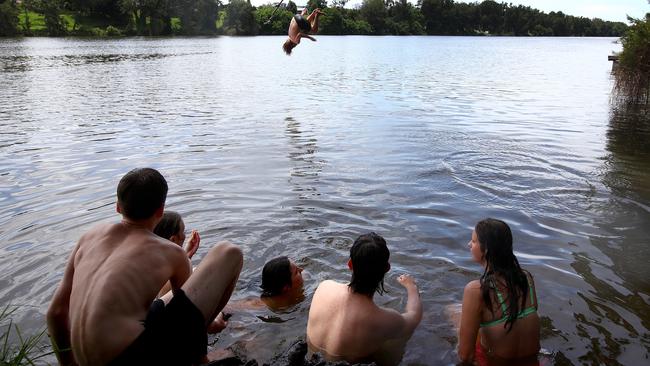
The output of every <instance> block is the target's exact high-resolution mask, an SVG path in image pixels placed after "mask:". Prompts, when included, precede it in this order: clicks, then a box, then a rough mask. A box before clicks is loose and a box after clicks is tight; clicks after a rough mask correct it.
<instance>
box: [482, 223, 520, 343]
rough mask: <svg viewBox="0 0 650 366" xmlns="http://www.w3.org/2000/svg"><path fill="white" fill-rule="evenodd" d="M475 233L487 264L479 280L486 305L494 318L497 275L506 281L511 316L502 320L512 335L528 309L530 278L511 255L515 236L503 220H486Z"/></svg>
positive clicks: (508, 315) (508, 314) (508, 313)
mask: <svg viewBox="0 0 650 366" xmlns="http://www.w3.org/2000/svg"><path fill="white" fill-rule="evenodd" d="M474 231H475V232H476V236H477V238H478V241H479V245H480V247H481V251H482V252H483V253H484V254H485V261H486V262H487V266H486V267H485V272H483V275H482V276H481V280H480V282H481V295H482V297H483V301H484V302H485V305H486V306H487V308H488V309H490V311H491V312H492V313H493V314H494V307H493V305H492V296H493V294H494V292H493V291H495V286H496V280H495V279H496V276H497V275H498V276H499V277H500V278H503V280H505V282H506V287H507V289H506V290H507V292H508V294H507V296H506V297H505V299H506V300H505V301H506V303H507V309H508V312H507V314H503V316H507V320H506V323H505V324H504V327H505V328H507V329H508V332H509V331H510V330H511V329H512V326H513V325H514V324H515V321H517V316H518V315H519V311H520V310H521V309H524V307H525V306H526V295H527V294H528V278H527V277H526V273H525V272H524V271H523V270H522V269H521V266H519V261H517V257H515V254H514V253H513V251H512V232H511V231H510V227H509V226H508V224H506V223H505V222H503V221H501V220H497V219H491V218H487V219H485V220H481V221H479V222H478V223H477V224H476V227H475V228H474ZM496 305H498V304H496ZM497 308H498V306H497Z"/></svg>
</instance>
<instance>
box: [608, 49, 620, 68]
mask: <svg viewBox="0 0 650 366" xmlns="http://www.w3.org/2000/svg"><path fill="white" fill-rule="evenodd" d="M618 59H619V56H618V53H615V54H613V55H609V56H607V61H612V70H614V69H615V68H616V66H618Z"/></svg>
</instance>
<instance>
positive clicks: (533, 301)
mask: <svg viewBox="0 0 650 366" xmlns="http://www.w3.org/2000/svg"><path fill="white" fill-rule="evenodd" d="M523 271H524V274H525V275H526V280H527V281H528V291H529V292H530V305H531V306H534V307H535V309H537V299H536V298H533V296H534V294H533V281H532V280H533V275H532V274H531V273H530V272H528V271H526V270H523Z"/></svg>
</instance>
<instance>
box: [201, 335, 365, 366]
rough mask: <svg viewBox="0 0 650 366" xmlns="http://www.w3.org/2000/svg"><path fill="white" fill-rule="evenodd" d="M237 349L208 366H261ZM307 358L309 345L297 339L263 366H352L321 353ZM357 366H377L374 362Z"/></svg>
mask: <svg viewBox="0 0 650 366" xmlns="http://www.w3.org/2000/svg"><path fill="white" fill-rule="evenodd" d="M236 348H237V347H234V348H233V349H231V351H232V353H233V356H230V357H227V358H223V359H220V360H217V361H212V362H210V363H209V364H208V366H259V364H258V362H257V360H249V359H248V358H247V357H246V355H243V354H241V350H238V349H236ZM306 356H307V343H305V341H304V340H302V339H297V340H295V341H294V342H293V343H291V345H290V346H289V348H287V349H286V350H285V351H284V352H281V353H279V354H277V355H275V356H274V357H273V358H272V359H271V361H269V363H264V364H262V366H351V365H350V364H349V363H347V362H345V361H337V362H331V361H326V360H325V359H324V358H323V356H322V355H321V354H320V353H315V354H312V355H311V357H309V358H307V357H306ZM355 365H358V366H376V364H375V363H374V362H373V363H370V364H365V363H364V364H355Z"/></svg>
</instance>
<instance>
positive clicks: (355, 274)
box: [307, 233, 422, 364]
mask: <svg viewBox="0 0 650 366" xmlns="http://www.w3.org/2000/svg"><path fill="white" fill-rule="evenodd" d="M389 256H390V253H389V251H388V247H387V246H386V241H385V240H384V238H382V237H381V236H379V235H377V234H375V233H370V234H366V235H361V236H360V237H359V238H357V240H356V241H355V242H354V245H352V248H351V249H350V260H349V261H348V267H349V268H350V270H351V271H352V280H351V281H350V283H349V284H343V283H337V282H334V281H331V280H327V281H323V282H321V283H320V285H318V288H317V289H316V293H315V294H314V298H313V300H312V303H311V308H310V309H309V319H308V322H307V342H308V343H309V347H310V349H311V350H312V351H315V352H321V353H323V355H324V357H325V358H326V359H328V360H331V361H341V360H342V361H347V362H349V363H358V362H368V361H375V362H377V363H378V364H382V363H384V362H386V363H397V362H396V361H397V360H395V357H399V355H396V354H395V352H396V351H397V350H398V349H399V348H395V346H399V344H400V343H402V344H403V343H406V341H407V340H408V339H409V338H410V337H411V334H412V333H413V331H414V330H415V328H416V327H417V326H418V324H419V323H420V320H421V319H422V303H421V302H420V296H419V294H418V288H417V286H416V285H415V282H414V281H413V278H411V276H409V275H401V276H400V277H399V278H398V281H399V283H400V284H401V285H402V286H404V287H405V288H406V291H407V296H408V299H407V302H406V312H405V313H403V314H400V313H398V312H397V311H395V310H392V309H386V308H382V307H379V306H377V305H376V304H375V303H374V301H373V299H372V298H373V295H374V294H375V292H379V293H380V294H382V293H383V292H384V285H383V280H384V275H385V274H386V272H388V270H389V269H390V263H389V262H388V258H389Z"/></svg>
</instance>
